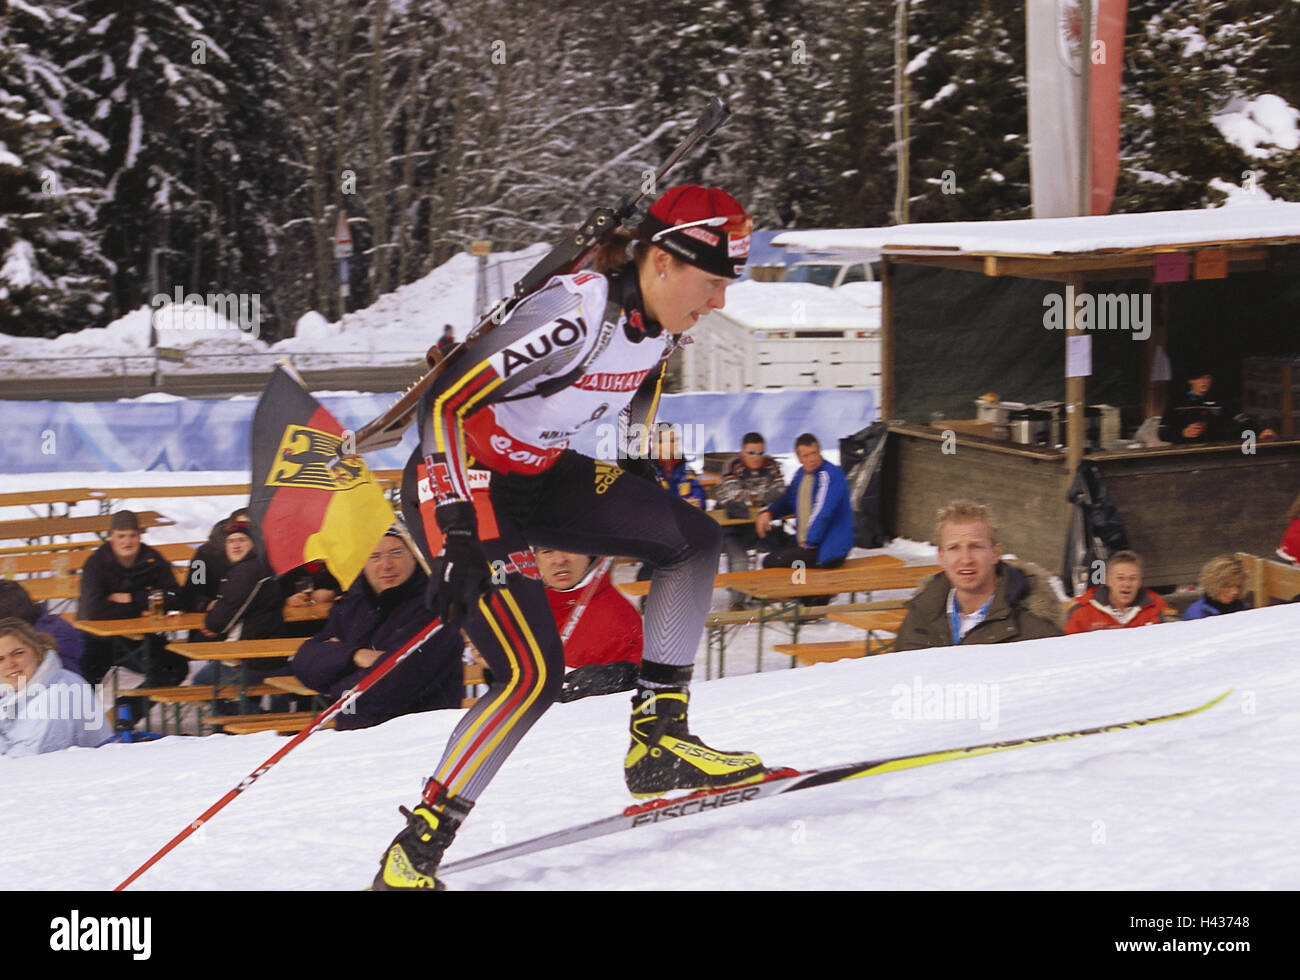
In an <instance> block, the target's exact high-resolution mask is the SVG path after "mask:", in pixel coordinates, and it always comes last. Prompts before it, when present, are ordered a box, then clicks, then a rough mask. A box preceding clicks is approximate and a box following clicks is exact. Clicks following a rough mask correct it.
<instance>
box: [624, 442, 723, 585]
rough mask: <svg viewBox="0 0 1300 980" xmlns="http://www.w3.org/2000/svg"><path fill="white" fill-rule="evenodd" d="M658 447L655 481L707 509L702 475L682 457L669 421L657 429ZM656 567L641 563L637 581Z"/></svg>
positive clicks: (654, 458)
mask: <svg viewBox="0 0 1300 980" xmlns="http://www.w3.org/2000/svg"><path fill="white" fill-rule="evenodd" d="M656 434H657V438H658V440H659V444H658V446H656V447H655V453H654V454H653V456H652V458H651V459H650V460H649V461H648V462H649V463H650V469H651V472H652V473H653V475H654V478H655V480H657V481H658V482H659V485H660V486H661V487H663V488H664V489H665V490H668V491H669V492H671V493H675V494H676V495H677V496H679V497H681V498H682V499H683V500H685V501H686V502H687V503H688V504H690V505H691V506H692V507H698V508H700V510H704V509H705V503H706V498H705V496H704V487H703V486H702V485H701V483H700V481H699V478H698V477H697V476H696V475H695V474H694V473H692V472H691V470H690V468H689V467H688V466H687V465H686V460H684V459H682V458H681V455H682V454H681V450H680V448H679V446H678V443H677V429H676V427H675V426H673V425H672V424H670V423H668V422H660V423H659V425H658V426H657V428H656ZM654 570H655V567H654V565H652V564H651V563H650V562H648V561H647V562H642V563H641V568H640V569H639V570H638V571H637V573H636V580H637V581H638V582H644V581H646V580H647V579H649V578H650V577H651V576H652V575H654Z"/></svg>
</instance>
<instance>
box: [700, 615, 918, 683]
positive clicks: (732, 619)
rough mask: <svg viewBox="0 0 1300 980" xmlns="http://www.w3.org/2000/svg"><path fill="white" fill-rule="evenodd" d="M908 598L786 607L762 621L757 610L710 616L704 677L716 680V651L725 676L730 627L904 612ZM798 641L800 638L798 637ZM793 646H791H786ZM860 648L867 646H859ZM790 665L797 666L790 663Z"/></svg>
mask: <svg viewBox="0 0 1300 980" xmlns="http://www.w3.org/2000/svg"><path fill="white" fill-rule="evenodd" d="M906 601H907V600H906V599H882V600H877V601H875V602H842V603H839V604H837V605H829V606H800V607H799V608H798V610H797V612H798V615H797V616H796V615H795V613H796V610H795V609H794V608H793V607H787V608H785V609H781V610H780V611H778V612H776V613H774V614H771V615H767V616H765V617H764V618H763V619H762V620H761V621H760V619H759V611H758V610H757V609H741V610H737V611H735V612H732V611H730V610H727V611H725V612H713V613H709V615H708V617H707V618H706V619H705V621H704V628H705V630H706V631H707V635H706V646H705V654H704V676H705V679H706V680H711V679H712V678H713V649H714V647H715V646H716V647H717V649H718V676H719V677H725V676H726V669H727V667H726V664H727V660H726V658H727V643H726V631H727V629H728V627H737V626H749V625H760V623H793V624H795V626H796V627H797V626H798V625H800V624H803V623H808V622H810V621H812V620H816V619H825V618H826V617H827V616H829V615H830V614H831V613H858V612H879V611H883V610H901V609H902V608H903V605H904V603H906ZM795 639H796V640H797V639H798V637H797V635H796V637H795ZM786 645H791V644H786ZM858 646H860V647H861V646H864V645H863V644H858ZM790 666H792V667H793V666H794V662H793V661H791V664H790ZM758 667H759V669H760V670H761V669H762V667H763V651H762V649H761V648H760V649H759V651H758Z"/></svg>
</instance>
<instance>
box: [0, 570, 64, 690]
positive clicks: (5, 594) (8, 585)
mask: <svg viewBox="0 0 1300 980" xmlns="http://www.w3.org/2000/svg"><path fill="white" fill-rule="evenodd" d="M11 616H16V617H17V618H18V619H21V620H23V621H24V622H26V623H27V624H28V625H29V626H31V627H32V629H34V630H36V632H38V633H47V634H49V635H50V636H52V637H53V638H54V643H55V649H56V651H57V652H58V654H59V660H60V661H61V662H62V664H63V667H64V669H65V670H70V671H72V672H73V673H74V674H80V673H81V654H82V652H83V650H84V649H85V644H84V643H83V642H82V638H81V634H80V633H78V632H77V631H76V629H74V628H73V626H72V624H71V623H69V622H68V621H67V620H66V619H64V618H63V617H62V616H57V615H55V614H54V613H52V612H50V611H49V610H48V608H47V607H46V604H45V603H43V602H40V603H38V602H33V601H32V597H31V596H29V595H28V594H27V590H26V589H24V588H23V586H22V583H21V582H13V581H10V580H9V579H0V619H8V618H9V617H11Z"/></svg>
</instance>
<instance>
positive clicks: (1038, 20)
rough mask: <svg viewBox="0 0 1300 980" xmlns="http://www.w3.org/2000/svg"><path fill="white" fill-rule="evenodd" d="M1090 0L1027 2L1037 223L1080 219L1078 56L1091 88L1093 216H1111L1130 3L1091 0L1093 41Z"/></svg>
mask: <svg viewBox="0 0 1300 980" xmlns="http://www.w3.org/2000/svg"><path fill="white" fill-rule="evenodd" d="M1083 2H1088V0H1026V2H1025V40H1026V52H1027V62H1028V64H1027V66H1026V67H1027V71H1026V74H1027V75H1028V79H1029V175H1030V186H1031V191H1032V196H1033V207H1034V217H1035V218H1064V217H1072V216H1074V215H1077V214H1078V213H1079V183H1080V181H1081V179H1082V175H1081V174H1080V153H1079V148H1080V139H1081V132H1082V128H1083V127H1082V123H1083V118H1082V112H1083V110H1082V107H1081V104H1080V98H1079V72H1080V58H1081V57H1083V56H1086V60H1087V68H1088V84H1089V102H1090V107H1089V114H1088V115H1089V120H1088V121H1089V126H1088V132H1089V154H1088V156H1089V171H1090V174H1089V176H1090V180H1089V184H1090V186H1089V192H1088V213H1089V214H1108V213H1109V212H1110V205H1111V201H1112V200H1113V198H1114V196H1115V180H1116V177H1117V176H1118V173H1119V110H1120V76H1121V72H1122V69H1123V65H1124V19H1125V17H1126V16H1127V14H1128V0H1091V3H1092V27H1093V31H1092V36H1091V37H1090V38H1088V39H1087V41H1086V43H1085V39H1084V37H1083V20H1084V18H1083V15H1082V11H1081V10H1080V5H1081V3H1083Z"/></svg>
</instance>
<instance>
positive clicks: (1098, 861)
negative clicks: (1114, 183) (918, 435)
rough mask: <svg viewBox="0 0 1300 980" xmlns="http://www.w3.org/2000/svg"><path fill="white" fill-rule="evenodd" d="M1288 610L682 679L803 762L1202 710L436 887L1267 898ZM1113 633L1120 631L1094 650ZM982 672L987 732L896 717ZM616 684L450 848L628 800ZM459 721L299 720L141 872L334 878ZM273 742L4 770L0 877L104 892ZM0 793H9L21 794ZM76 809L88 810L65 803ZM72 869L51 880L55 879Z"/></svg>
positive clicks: (560, 728)
mask: <svg viewBox="0 0 1300 980" xmlns="http://www.w3.org/2000/svg"><path fill="white" fill-rule="evenodd" d="M1298 616H1300V607H1277V608H1273V609H1268V610H1259V611H1254V612H1247V613H1240V614H1237V615H1234V616H1229V617H1224V618H1222V619H1219V620H1209V621H1202V622H1200V623H1188V624H1172V625H1168V626H1163V627H1153V628H1148V629H1142V630H1137V631H1134V632H1132V633H1125V634H1123V635H1122V637H1121V636H1120V635H1116V634H1113V633H1111V634H1092V635H1089V636H1083V637H1067V638H1059V639H1047V640H1038V641H1032V642H1028V643H1023V644H1016V645H1011V646H1007V647H979V648H968V649H967V650H961V649H960V648H950V649H944V650H932V651H924V652H917V653H901V654H890V655H887V656H882V657H874V658H870V659H866V660H857V661H842V662H840V663H837V664H829V665H822V666H818V667H813V668H800V669H798V670H796V671H792V670H787V669H776V670H769V671H767V672H765V673H762V674H750V675H745V676H739V677H728V678H725V679H722V680H715V681H712V682H698V683H697V684H696V685H695V687H694V699H693V705H692V719H693V727H694V728H695V730H697V731H698V732H700V733H701V734H702V735H703V736H704V737H705V738H706V739H707V740H708V741H710V742H711V743H712V744H715V745H717V746H719V747H723V748H741V747H744V748H750V749H754V750H756V751H758V752H760V753H761V754H762V755H763V756H764V758H765V759H766V760H767V761H768V762H769V763H771V764H781V765H793V766H798V767H805V768H809V767H815V766H825V765H832V764H835V763H839V762H848V761H855V760H861V759H866V758H873V757H885V756H890V755H898V754H905V753H910V752H918V751H925V750H930V749H936V748H946V747H956V746H961V745H969V744H978V743H983V742H988V741H997V740H1001V739H1005V738H1012V737H1016V736H1021V735H1033V734H1044V733H1048V732H1055V731H1063V730H1067V729H1071V728H1077V727H1088V726H1093V725H1098V724H1105V723H1109V722H1120V721H1127V720H1132V719H1136V718H1144V717H1150V716H1152V715H1158V714H1165V713H1169V712H1172V711H1178V710H1183V709H1186V708H1190V707H1192V706H1194V705H1196V704H1199V703H1201V702H1203V701H1205V700H1208V699H1209V698H1210V697H1211V696H1213V695H1216V694H1218V693H1220V692H1221V691H1222V690H1224V689H1226V688H1227V687H1230V686H1231V687H1234V688H1235V693H1234V694H1233V695H1232V696H1231V697H1230V698H1229V699H1228V700H1227V701H1226V702H1224V703H1223V704H1221V705H1219V706H1217V707H1215V708H1213V709H1211V710H1210V711H1208V712H1205V713H1203V714H1201V715H1196V716H1194V717H1192V718H1188V719H1180V720H1176V721H1172V722H1168V723H1164V724H1160V725H1156V726H1152V727H1148V728H1140V729H1133V730H1126V731H1120V732H1113V733H1105V734H1100V735H1092V736H1088V737H1086V738H1080V739H1075V740H1071V741H1069V742H1063V743H1052V744H1046V745H1036V746H1031V747H1028V748H1023V749H1017V750H1014V751H1010V752H1006V753H999V754H994V755H991V756H986V757H979V758H971V759H962V760H958V761H955V762H950V763H944V764H941V765H936V766H930V767H925V768H921V769H915V770H907V771H902V772H896V773H889V774H885V775H880V776H872V777H869V778H866V779H862V780H858V781H855V782H851V783H846V784H843V785H839V786H829V787H824V788H820V789H815V790H808V791H804V792H799V793H794V794H790V795H786V796H781V797H777V798H774V799H771V800H765V801H760V802H757V803H749V804H744V805H741V806H737V807H733V808H731V809H728V810H725V811H721V812H718V813H713V814H708V815H702V816H697V817H691V818H689V819H687V820H682V821H672V822H670V823H666V824H662V825H655V826H649V827H645V828H641V829H637V830H633V831H628V832H624V833H621V834H615V835H612V836H609V837H604V838H600V839H597V840H593V841H587V842H582V843H578V844H574V845H570V846H567V847H563V848H556V849H553V850H550V851H546V852H541V853H538V854H533V855H527V856H524V857H521V858H516V859H514V860H511V861H508V862H502V863H499V864H496V865H489V866H486V867H482V868H476V869H472V870H470V871H466V872H463V873H460V874H455V875H452V876H450V880H449V884H450V885H451V887H452V888H455V889H609V890H618V889H647V888H655V887H659V886H660V885H661V884H662V882H663V880H664V879H665V876H667V877H668V878H669V879H670V880H673V881H674V882H676V883H677V884H678V885H679V886H680V887H683V888H688V889H689V888H721V889H763V888H780V889H790V888H795V889H798V888H830V889H859V888H880V889H961V888H984V889H1020V888H1028V889H1188V888H1198V889H1199V888H1210V889H1257V888H1267V889H1281V888H1295V887H1297V886H1300V857H1298V856H1297V855H1296V854H1295V850H1294V848H1293V847H1292V846H1291V838H1292V835H1293V830H1294V828H1293V825H1292V821H1293V818H1294V814H1295V813H1296V812H1298V811H1300V806H1298V804H1300V792H1298V791H1297V789H1296V786H1295V779H1294V774H1295V764H1294V761H1293V760H1294V758H1295V756H1296V752H1297V750H1298V749H1300V711H1297V708H1296V703H1297V698H1296V694H1297V690H1298V689H1300V665H1298V664H1297V663H1296V662H1295V658H1294V649H1295V637H1296V634H1297V617H1298ZM1121 638H1122V639H1123V640H1124V642H1123V643H1119V642H1117V641H1118V640H1119V639H1121ZM916 678H920V680H921V683H922V684H966V683H984V684H989V685H993V687H992V688H991V689H990V690H995V691H996V692H997V698H998V700H997V703H998V716H999V724H998V726H997V728H996V730H992V731H990V730H986V729H985V728H984V727H982V723H981V722H980V720H979V719H977V718H959V717H949V718H946V719H942V720H926V719H907V718H898V717H895V716H894V715H895V713H896V712H895V711H893V710H892V709H893V708H894V707H895V706H896V704H897V703H898V701H899V698H898V697H897V696H896V695H895V694H892V693H891V691H892V690H893V689H894V687H895V685H903V686H904V687H905V688H908V689H910V688H911V687H912V685H913V684H914V682H915V679H916ZM627 713H628V698H627V696H625V695H616V696H610V697H606V698H595V699H589V700H585V701H580V702H575V703H573V704H569V705H557V706H555V707H554V708H553V709H552V710H551V711H550V712H549V713H548V714H547V715H545V716H544V717H543V718H542V720H541V721H540V722H539V723H538V724H537V726H536V728H535V730H534V731H533V732H531V733H530V734H529V735H528V736H527V737H526V738H525V739H524V741H523V742H522V743H521V745H520V746H519V748H518V749H517V750H516V752H515V754H514V755H513V756H512V757H511V758H510V760H509V761H508V762H507V763H506V765H505V767H504V768H503V769H502V770H501V772H500V773H499V775H498V776H497V778H496V779H495V780H494V782H493V783H492V784H491V785H490V786H489V787H488V789H487V791H486V792H485V793H484V794H483V796H482V798H481V799H480V801H479V805H478V806H477V808H476V809H475V811H474V812H473V813H472V814H471V816H470V818H469V820H468V821H467V822H466V824H465V827H464V828H463V829H462V832H461V835H460V837H459V838H458V840H457V841H456V843H455V844H454V845H453V847H452V849H451V850H450V851H449V853H448V860H454V859H456V858H460V857H466V856H469V855H472V854H476V853H478V852H480V851H483V850H487V849H490V848H493V847H497V846H500V845H502V844H505V843H510V842H515V841H519V840H522V839H525V838H528V837H532V836H535V835H537V834H541V833H546V832H549V831H552V830H556V829H560V828H562V827H566V826H569V825H572V824H576V823H581V822H585V821H587V820H591V819H596V818H599V817H602V816H606V815H609V814H611V813H614V812H617V811H619V810H621V809H622V808H623V807H624V806H626V805H627V804H628V802H629V799H628V796H627V793H626V791H625V789H624V787H623V785H622V774H621V763H622V757H623V753H624V751H625V750H626V747H627V728H626V726H627ZM458 717H459V712H435V713H431V714H426V715H419V716H409V717H405V718H400V719H396V720H395V721H393V722H390V723H389V724H387V725H384V726H381V727H380V728H376V729H371V730H367V731H360V732H332V731H326V732H320V733H318V734H316V735H314V736H312V737H311V738H310V739H309V740H308V741H307V742H306V743H304V744H303V745H301V746H300V747H299V748H297V749H296V750H294V751H293V752H292V753H290V755H289V756H288V757H286V758H285V759H284V760H283V761H282V762H280V763H279V764H278V765H277V766H276V767H275V768H273V769H272V770H271V771H270V772H269V773H267V774H266V775H265V776H263V777H262V778H261V780H259V782H258V783H257V784H255V785H254V786H253V787H252V788H250V789H249V790H248V791H246V792H245V793H244V794H242V795H241V796H240V797H238V798H237V799H236V800H235V801H234V802H232V803H231V804H230V805H229V806H228V807H227V808H226V809H225V810H223V811H222V812H221V813H219V814H217V815H216V816H215V817H214V818H213V819H212V821H211V822H210V823H208V824H207V825H206V826H204V827H203V828H202V829H200V830H199V831H198V832H197V833H196V834H195V835H194V836H193V837H192V838H191V839H190V840H188V841H186V842H185V843H184V844H182V845H181V846H180V847H179V848H177V849H176V850H175V851H173V852H172V853H171V854H169V855H168V856H167V857H166V858H164V859H163V860H162V861H161V862H160V863H159V864H158V865H156V866H155V867H154V868H153V869H151V870H150V871H149V872H147V873H146V875H145V876H144V877H143V878H142V879H141V880H140V881H139V882H137V883H136V884H135V885H133V886H132V887H133V888H138V889H182V890H183V889H198V890H208V889H230V890H258V889H285V888H287V889H355V888H358V887H360V886H361V885H364V884H365V883H366V882H367V881H368V880H369V878H370V876H371V875H372V874H373V871H374V869H375V867H376V862H377V859H378V856H379V854H380V853H381V852H382V850H383V848H384V846H385V844H387V842H388V840H389V839H390V838H391V837H392V836H393V834H395V833H396V832H397V830H398V829H400V826H401V818H400V817H399V815H398V814H397V806H398V805H399V804H405V805H408V806H409V805H411V804H412V803H414V802H415V800H416V799H417V798H418V794H419V790H420V787H421V783H422V780H423V777H424V776H425V775H426V774H427V773H428V771H430V770H431V769H432V767H433V765H434V764H435V762H436V759H437V756H438V754H439V753H440V751H441V749H442V745H443V742H444V741H445V738H446V736H447V735H448V734H449V732H450V730H451V728H452V726H453V725H454V723H455V721H456V719H457V718H458ZM282 744H283V742H282V740H281V739H279V738H277V737H275V736H272V735H252V736H241V737H238V738H226V737H222V736H214V737H209V738H203V739H196V738H171V739H166V740H163V741H160V742H156V743H147V744H140V745H129V746H125V745H113V746H108V747H106V748H103V749H98V750H94V753H93V754H92V752H91V750H84V749H72V750H68V751H65V752H62V753H57V754H53V755H47V756H41V757H36V758H28V759H16V760H0V765H3V766H4V767H5V772H4V783H5V786H6V791H5V793H4V794H3V798H0V815H3V816H4V817H7V818H8V820H7V823H8V826H10V828H11V831H12V834H13V838H14V839H17V840H22V841H24V842H25V846H24V847H23V848H22V849H11V850H9V851H8V852H7V853H6V854H5V855H4V857H3V858H0V866H3V868H4V869H5V871H6V872H7V873H8V880H10V881H22V882H24V883H25V886H26V887H29V888H37V889H64V888H92V889H94V888H111V887H112V886H113V885H114V884H116V883H117V882H118V881H119V880H121V878H123V877H125V876H126V875H127V874H128V873H129V872H130V871H132V870H133V869H134V868H135V867H136V866H137V865H138V864H139V863H141V862H142V861H144V860H145V859H146V858H147V857H148V856H149V855H150V854H152V853H153V851H154V850H156V849H157V848H158V847H160V846H162V845H163V844H164V843H165V842H166V841H167V840H168V839H170V838H171V837H172V836H173V835H174V834H175V833H177V832H178V831H180V830H181V829H182V828H183V827H184V826H185V825H186V824H187V823H188V822H189V821H190V820H192V819H194V818H195V817H196V816H198V814H199V813H201V812H202V811H203V810H204V809H206V808H207V807H208V806H209V805H210V804H211V803H212V802H214V801H215V800H216V799H217V798H219V797H220V796H221V795H222V794H223V793H224V792H225V791H227V790H228V789H230V788H231V787H232V786H234V785H235V784H236V783H238V782H239V780H240V779H242V778H243V776H245V775H246V774H247V773H248V772H250V771H251V770H253V769H254V768H255V767H256V766H257V765H259V764H260V763H261V762H262V761H263V760H265V759H266V758H267V757H268V756H270V755H271V754H272V753H273V752H274V751H276V749H278V748H279V747H280V746H281V745H282ZM19 801H22V805H21V806H20V805H18V804H19ZM91 814H93V817H94V819H87V817H88V815H91ZM74 869H75V870H74Z"/></svg>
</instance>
